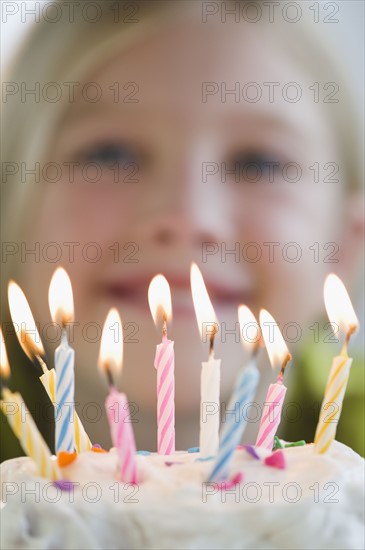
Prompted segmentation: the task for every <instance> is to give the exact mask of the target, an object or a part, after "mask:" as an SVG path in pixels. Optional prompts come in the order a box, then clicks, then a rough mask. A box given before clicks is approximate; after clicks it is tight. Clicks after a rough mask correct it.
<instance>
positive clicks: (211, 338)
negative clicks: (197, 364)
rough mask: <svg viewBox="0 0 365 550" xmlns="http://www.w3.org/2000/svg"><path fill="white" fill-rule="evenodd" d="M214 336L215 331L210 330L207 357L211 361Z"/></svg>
mask: <svg viewBox="0 0 365 550" xmlns="http://www.w3.org/2000/svg"><path fill="white" fill-rule="evenodd" d="M215 334H216V329H215V328H214V329H213V330H212V333H211V335H210V339H209V357H210V358H211V359H213V358H214V337H215Z"/></svg>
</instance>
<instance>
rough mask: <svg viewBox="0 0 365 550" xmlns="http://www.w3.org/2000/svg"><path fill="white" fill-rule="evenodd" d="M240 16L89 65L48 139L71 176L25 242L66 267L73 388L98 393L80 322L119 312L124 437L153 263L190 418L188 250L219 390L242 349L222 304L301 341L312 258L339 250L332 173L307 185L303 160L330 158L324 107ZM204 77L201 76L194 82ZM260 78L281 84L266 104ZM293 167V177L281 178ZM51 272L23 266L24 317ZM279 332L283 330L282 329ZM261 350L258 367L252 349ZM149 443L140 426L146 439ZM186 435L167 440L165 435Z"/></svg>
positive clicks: (151, 342)
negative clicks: (209, 324)
mask: <svg viewBox="0 0 365 550" xmlns="http://www.w3.org/2000/svg"><path fill="white" fill-rule="evenodd" d="M254 27H255V25H253V26H252V28H250V29H249V32H247V29H246V27H245V32H244V33H243V32H242V29H240V26H239V25H235V24H232V25H230V24H228V23H227V24H225V25H218V26H213V25H188V24H182V23H180V24H178V25H176V27H174V28H171V27H170V28H162V29H160V30H159V32H158V33H156V34H155V35H154V36H152V37H149V38H146V39H144V40H141V41H140V42H138V43H137V44H136V45H134V46H133V47H131V48H130V49H129V50H127V51H123V52H122V53H120V54H116V55H115V56H114V57H113V58H112V59H110V60H109V61H108V62H107V63H105V64H104V65H103V66H102V67H99V68H98V69H97V70H96V71H95V73H94V74H92V75H90V78H88V80H89V81H94V82H97V83H98V84H99V86H101V88H102V90H103V91H104V94H103V98H102V100H101V101H99V102H97V103H88V102H85V100H84V99H83V98H82V97H80V98H79V99H78V100H77V101H76V102H75V103H74V104H73V105H71V106H70V108H69V111H68V113H67V116H66V117H65V118H64V120H63V124H62V126H61V127H60V128H59V130H58V132H57V135H55V139H54V142H53V143H52V144H51V146H50V151H49V158H50V159H51V160H53V161H57V162H59V163H72V162H77V163H79V167H76V168H75V170H74V181H73V183H70V182H69V179H70V178H69V175H68V174H67V173H65V175H64V180H63V181H62V182H59V183H57V184H54V185H48V188H47V189H46V191H45V192H44V195H43V197H42V202H41V205H40V212H39V217H38V220H37V221H36V225H35V226H33V227H34V230H33V232H32V234H29V239H30V240H32V241H34V240H39V241H41V242H50V241H56V242H58V243H60V244H61V245H62V246H63V250H64V251H65V254H64V256H63V261H62V265H63V266H64V267H65V268H66V270H67V271H68V273H69V275H70V277H71V280H72V284H73V289H74V297H75V309H76V320H77V322H78V323H80V325H79V327H76V328H75V339H74V343H73V346H74V347H75V348H76V353H77V362H76V373H77V374H76V388H77V392H78V395H79V396H81V399H86V398H88V399H90V398H91V399H98V402H100V397H101V396H102V395H103V390H102V385H101V382H100V380H99V376H98V374H97V372H96V361H97V354H98V350H99V343H100V340H99V339H100V332H99V334H98V333H97V331H96V330H95V327H93V326H91V325H90V323H97V324H98V325H99V327H101V326H102V324H103V322H104V319H105V317H106V315H107V312H108V310H109V308H110V307H112V306H116V307H117V308H118V310H119V311H120V313H121V317H122V320H123V325H124V333H125V334H124V336H125V348H124V350H125V356H124V357H125V359H124V371H123V375H122V378H121V381H120V387H123V388H124V389H125V391H126V392H127V394H128V397H129V399H130V400H131V401H135V402H136V403H138V406H139V408H140V413H139V414H140V416H139V418H142V419H143V422H140V423H139V425H136V426H135V428H136V431H137V435H138V434H139V430H142V428H141V424H144V425H146V422H147V420H146V418H147V417H148V415H149V414H150V415H151V418H152V419H153V421H154V418H155V408H154V407H155V403H156V391H155V385H156V372H155V369H154V367H153V360H154V353H155V345H156V344H157V343H158V342H159V341H160V327H159V328H158V329H156V328H155V326H154V323H153V320H152V317H151V314H150V311H149V307H148V301H147V290H148V285H149V282H150V280H151V279H152V277H153V276H154V275H156V274H157V273H163V274H164V275H165V276H166V278H167V280H168V281H169V283H170V286H171V292H172V306H173V322H172V324H170V325H169V326H168V332H169V337H170V338H172V339H174V340H175V357H176V360H175V370H176V406H177V427H179V422H185V423H186V422H188V420H189V419H190V418H192V417H193V416H194V418H195V424H194V429H196V430H197V427H198V422H197V421H196V419H197V418H198V416H197V415H198V409H199V397H200V362H201V360H205V359H206V357H207V353H208V344H207V343H206V344H205V345H203V344H201V341H200V338H199V334H198V329H197V324H196V318H195V314H194V309H193V304H192V299H191V291H190V282H189V271H190V264H191V262H192V261H195V262H197V263H198V265H199V266H200V268H201V270H202V273H203V277H204V279H205V282H206V286H207V289H208V292H209V294H210V297H211V300H212V303H213V305H214V308H215V310H216V313H217V316H218V318H219V320H220V321H221V322H222V321H223V322H225V328H226V330H227V331H228V330H231V331H233V330H234V329H235V330H236V334H232V333H230V334H226V335H224V329H222V330H223V332H222V331H221V333H220V334H218V335H217V342H216V356H217V357H221V358H222V397H223V399H226V398H227V396H228V395H229V392H230V390H231V388H232V383H233V380H234V375H235V373H236V371H237V368H238V367H239V366H240V364H241V363H242V361H243V357H244V352H243V349H242V346H241V344H240V342H239V339H238V334H239V328H238V326H237V306H238V305H239V304H240V303H245V304H246V305H248V306H249V307H250V308H251V309H252V311H253V312H254V313H255V315H258V313H259V310H260V308H262V307H264V308H266V309H268V310H269V311H270V312H271V313H272V315H273V316H274V317H275V319H276V320H277V321H278V322H279V323H280V326H283V325H285V324H286V323H289V322H291V323H298V324H299V325H300V327H301V330H302V331H303V335H302V339H303V338H304V335H305V333H306V332H308V331H309V326H310V325H311V324H312V323H313V322H314V321H316V320H317V319H318V314H319V312H320V311H322V308H323V305H322V304H323V300H322V288H323V281H324V276H325V273H326V272H327V271H329V270H330V269H331V264H327V263H324V258H325V256H328V255H330V254H331V253H332V252H334V255H333V258H335V259H336V258H338V254H337V253H336V249H335V248H331V246H329V248H327V249H326V248H325V247H326V246H328V245H326V243H329V242H334V243H339V238H340V237H339V228H340V216H339V212H340V206H341V197H340V192H339V190H338V184H335V183H327V184H325V183H323V177H324V175H327V174H328V173H327V172H326V173H323V172H322V173H321V174H320V182H319V183H315V168H314V166H315V163H318V165H317V166H319V167H320V170H323V166H324V165H325V164H326V163H328V162H335V161H336V159H338V158H339V155H338V151H336V148H335V145H334V140H333V138H332V134H331V132H330V128H329V124H328V122H327V120H326V118H325V116H324V114H323V112H322V108H323V106H322V105H321V104H320V103H314V101H313V94H312V92H308V86H310V85H311V84H313V80H312V81H311V78H310V77H309V76H306V74H305V73H303V72H302V70H301V68H300V67H299V66H298V65H297V64H296V63H295V62H294V61H293V60H292V59H291V57H290V54H287V53H283V52H282V51H280V50H279V49H276V47H275V45H274V44H273V43H272V41H271V42H269V41H268V40H266V39H265V36H264V34H261V33H260V32H258V31H257V29H255V28H254ZM187 37H188V39H187ZM207 82H208V83H216V84H213V85H210V87H209V86H208V88H207V87H204V84H203V83H207ZM236 82H239V83H240V85H241V93H240V98H239V99H238V101H237V102H236V100H235V99H236V98H235V96H234V95H233V94H227V96H226V101H225V102H224V101H222V89H223V96H224V85H225V84H226V88H227V90H232V89H234V86H235V83H236ZM247 82H256V83H259V84H260V85H261V91H262V97H261V99H259V100H258V101H256V102H250V101H248V100H247V97H249V98H253V97H255V95H256V94H257V89H255V88H250V89H248V88H246V89H245V90H243V87H244V85H245V84H246V83H247ZM264 82H278V83H280V84H279V86H277V87H276V88H275V89H274V93H275V95H274V101H270V97H269V96H270V94H269V88H268V87H265V86H264V85H263V83H264ZM288 82H297V83H300V85H301V87H302V90H303V94H302V98H301V99H300V101H299V102H297V103H294V102H292V103H290V102H289V101H286V100H285V99H283V95H282V90H283V86H284V85H285V84H286V83H288ZM115 83H118V85H119V94H120V97H119V101H118V100H116V97H115V94H116V90H117V86H118V85H116V84H115ZM126 83H134V84H129V85H128V86H125V84H126ZM110 87H112V89H110ZM123 87H124V88H123ZM217 87H218V89H217ZM204 90H205V92H207V94H206V95H205V97H204ZM288 95H289V96H290V97H293V95H295V92H294V90H293V89H291V90H288ZM245 98H246V99H245ZM203 99H204V100H203ZM131 100H134V102H132V101H131ZM85 163H97V164H98V165H99V167H100V169H101V171H102V176H101V177H100V178H99V181H98V182H96V183H91V182H90V179H92V178H93V177H94V176H95V174H96V172H95V169H93V168H92V166H91V165H90V166H91V167H90V166H89V168H88V170H87V172H85V171H84V172H83V170H82V169H81V167H82V166H84V164H85ZM289 163H295V165H292V166H291V167H290V165H289ZM298 166H300V169H301V171H302V174H301V177H299V179H298V181H295V180H296V179H297V175H298V172H297V170H298ZM310 167H312V168H310ZM85 174H86V175H85ZM88 180H89V181H88ZM115 180H117V182H116V181H115ZM62 243H79V244H77V245H73V246H74V258H72V254H71V252H70V246H71V245H68V248H67V247H65V245H63V244H62ZM90 243H97V244H96V245H95V244H94V245H92V244H90ZM207 243H209V244H207ZM316 243H317V244H316ZM93 260H95V261H93ZM54 269H55V265H54V264H51V263H43V264H36V265H35V266H34V268H33V269H32V271H31V273H27V281H28V286H26V289H27V290H28V292H29V295H30V296H36V295H37V294H38V295H39V300H38V303H39V304H41V306H42V309H41V311H38V312H37V315H38V318H39V319H41V320H42V322H44V323H45V322H48V321H49V313H48V308H47V303H46V299H47V291H46V290H45V289H47V288H48V284H49V280H50V278H51V275H52V273H53V271H54ZM33 301H34V305H35V304H36V300H35V299H34V300H33ZM34 309H35V308H34ZM35 311H36V310H35ZM286 335H287V336H289V338H292V339H293V340H294V339H295V337H296V329H294V328H293V329H292V330H291V329H288V332H287V333H286ZM93 339H95V340H96V341H95V342H92V340H93ZM224 340H225V341H224ZM289 347H290V348H291V350H293V347H294V344H289ZM262 362H263V363H264V371H265V372H266V373H267V376H269V374H270V369H269V366H268V361H267V357H266V354H265V353H263V354H262ZM264 379H265V377H264ZM187 381H188V383H187ZM264 384H265V382H264ZM265 387H267V385H265ZM143 415H144V416H143ZM151 422H152V420H151ZM92 429H94V430H95V429H96V428H95V426H94V427H93V428H92ZM194 433H195V432H194ZM178 434H179V432H177V435H178ZM145 435H146V434H145ZM146 437H147V436H146ZM178 438H179V435H178ZM94 439H95V437H94ZM100 439H102V438H100V437H99V440H100ZM154 440H155V435H154V434H152V439H151V442H152V443H151V446H153V444H154ZM145 441H147V442H148V441H149V440H148V437H147V439H145ZM186 444H188V443H187V442H185V441H183V440H181V443H180V446H183V445H185V446H186ZM178 446H179V439H178Z"/></svg>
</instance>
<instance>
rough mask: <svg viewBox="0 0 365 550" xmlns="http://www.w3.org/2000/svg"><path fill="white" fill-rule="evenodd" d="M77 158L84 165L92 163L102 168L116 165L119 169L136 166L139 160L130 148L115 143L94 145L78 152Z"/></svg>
mask: <svg viewBox="0 0 365 550" xmlns="http://www.w3.org/2000/svg"><path fill="white" fill-rule="evenodd" d="M77 157H78V160H81V162H84V163H88V162H94V163H97V164H99V165H103V166H113V165H115V164H117V163H118V164H120V165H121V167H123V166H125V165H126V164H128V163H133V164H137V163H138V160H139V156H138V154H137V153H136V151H134V150H133V149H132V148H131V147H129V146H128V145H124V144H117V143H105V144H100V145H95V146H93V147H90V148H89V149H87V150H84V151H82V152H80V153H79V154H78V155H77Z"/></svg>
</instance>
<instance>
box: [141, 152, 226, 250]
mask: <svg viewBox="0 0 365 550" xmlns="http://www.w3.org/2000/svg"><path fill="white" fill-rule="evenodd" d="M203 161H204V160H203V159H196V158H195V159H193V161H191V162H186V163H184V166H181V165H180V167H179V168H178V169H177V170H176V172H175V173H174V174H171V175H170V176H169V177H168V179H169V181H168V182H167V184H166V185H164V186H163V190H162V189H161V190H160V191H159V196H158V197H156V200H155V201H154V206H152V205H151V210H150V216H148V218H149V220H150V221H149V224H146V225H145V231H146V232H147V233H146V235H147V238H148V240H149V241H150V243H151V244H152V245H155V246H159V247H177V248H178V249H179V248H185V249H190V251H193V252H194V254H195V255H196V254H197V252H198V251H199V250H201V248H202V243H207V242H216V243H221V242H223V241H226V240H230V239H232V238H233V229H234V224H233V216H232V208H233V204H232V200H230V196H229V192H228V190H227V186H226V185H225V184H224V183H222V182H221V181H219V180H217V181H216V182H209V183H207V182H203V181H202V162H203Z"/></svg>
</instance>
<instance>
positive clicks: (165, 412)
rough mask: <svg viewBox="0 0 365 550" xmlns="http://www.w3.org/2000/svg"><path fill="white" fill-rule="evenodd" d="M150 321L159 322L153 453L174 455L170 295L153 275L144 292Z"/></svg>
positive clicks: (165, 284)
mask: <svg viewBox="0 0 365 550" xmlns="http://www.w3.org/2000/svg"><path fill="white" fill-rule="evenodd" d="M148 301H149V305H150V309H151V313H152V317H153V320H154V322H155V324H156V325H157V324H158V323H159V322H160V321H161V320H162V342H161V344H159V345H158V346H157V347H156V356H155V363H154V365H155V368H156V370H157V452H158V454H161V455H169V454H172V453H174V452H175V374H174V368H175V355H174V342H173V341H172V340H169V339H168V338H167V321H168V320H169V319H171V312H172V308H171V293H170V287H169V283H168V282H167V280H166V279H165V277H164V276H163V275H156V277H154V278H153V279H152V281H151V283H150V286H149V289H148Z"/></svg>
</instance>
